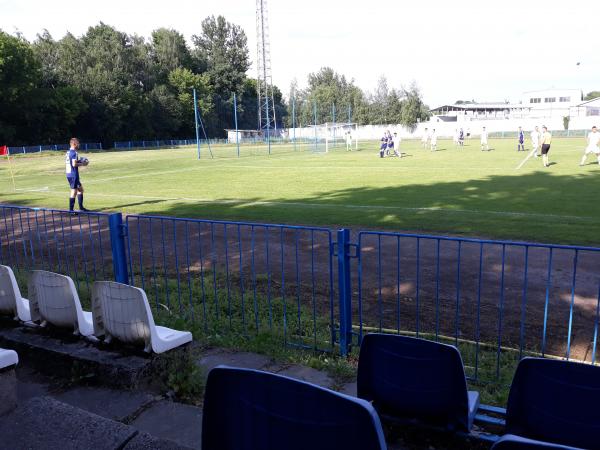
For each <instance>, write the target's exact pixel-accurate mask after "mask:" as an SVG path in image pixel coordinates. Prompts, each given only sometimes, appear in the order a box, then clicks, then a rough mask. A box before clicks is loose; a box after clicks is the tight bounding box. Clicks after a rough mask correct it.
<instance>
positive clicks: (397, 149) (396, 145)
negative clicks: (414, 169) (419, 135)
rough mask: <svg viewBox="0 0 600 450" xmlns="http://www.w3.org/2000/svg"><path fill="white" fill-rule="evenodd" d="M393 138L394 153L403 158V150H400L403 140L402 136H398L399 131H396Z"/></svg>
mask: <svg viewBox="0 0 600 450" xmlns="http://www.w3.org/2000/svg"><path fill="white" fill-rule="evenodd" d="M392 139H393V142H394V154H395V155H396V156H397V157H398V158H402V152H401V151H400V142H401V141H402V139H400V136H398V133H397V132H396V131H394V137H393V138H392Z"/></svg>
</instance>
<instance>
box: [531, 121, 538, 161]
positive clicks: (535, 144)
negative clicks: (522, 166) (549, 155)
mask: <svg viewBox="0 0 600 450" xmlns="http://www.w3.org/2000/svg"><path fill="white" fill-rule="evenodd" d="M530 136H531V148H532V150H531V152H532V153H533V156H535V157H536V158H538V157H539V156H540V155H538V149H539V147H540V129H539V128H538V127H537V126H536V127H535V130H533V131H532V132H531V134H530Z"/></svg>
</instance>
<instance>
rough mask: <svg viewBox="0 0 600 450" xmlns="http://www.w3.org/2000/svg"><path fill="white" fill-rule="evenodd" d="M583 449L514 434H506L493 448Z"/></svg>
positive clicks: (507, 449) (528, 449)
mask: <svg viewBox="0 0 600 450" xmlns="http://www.w3.org/2000/svg"><path fill="white" fill-rule="evenodd" d="M538 449H540V450H582V449H579V448H577V447H569V446H566V445H559V444H552V443H550V442H544V441H536V440H534V439H527V438H524V437H521V436H515V435H514V434H505V435H504V436H502V437H501V438H500V439H499V440H497V441H496V443H495V444H494V446H493V447H492V450H538Z"/></svg>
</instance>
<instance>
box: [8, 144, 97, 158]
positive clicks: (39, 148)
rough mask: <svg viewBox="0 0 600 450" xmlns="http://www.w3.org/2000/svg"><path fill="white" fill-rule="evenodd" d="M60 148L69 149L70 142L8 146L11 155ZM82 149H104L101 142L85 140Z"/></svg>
mask: <svg viewBox="0 0 600 450" xmlns="http://www.w3.org/2000/svg"><path fill="white" fill-rule="evenodd" d="M58 150H64V151H67V150H69V144H49V145H24V146H17V147H15V146H12V147H8V154H9V155H18V154H23V153H41V152H50V151H58ZM80 150H82V151H86V150H102V143H101V142H84V143H81V144H80Z"/></svg>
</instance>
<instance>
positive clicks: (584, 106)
mask: <svg viewBox="0 0 600 450" xmlns="http://www.w3.org/2000/svg"><path fill="white" fill-rule="evenodd" d="M570 114H571V117H588V116H600V97H596V98H593V99H591V100H587V101H585V102H582V103H580V104H578V105H577V106H572V107H571V111H570Z"/></svg>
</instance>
